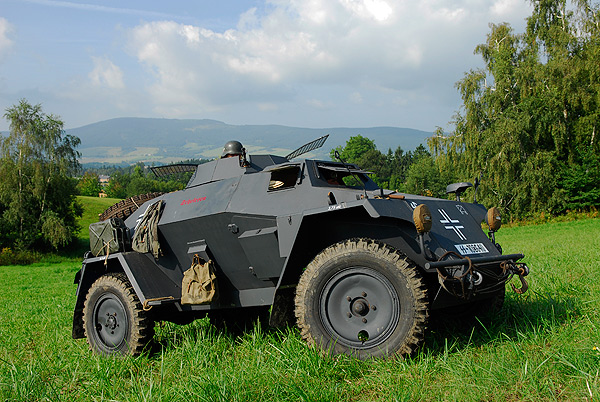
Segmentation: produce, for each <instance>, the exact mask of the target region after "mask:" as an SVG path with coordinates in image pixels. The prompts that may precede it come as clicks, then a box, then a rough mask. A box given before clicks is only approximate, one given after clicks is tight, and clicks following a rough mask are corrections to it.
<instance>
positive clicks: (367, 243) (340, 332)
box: [295, 239, 429, 359]
mask: <svg viewBox="0 0 600 402" xmlns="http://www.w3.org/2000/svg"><path fill="white" fill-rule="evenodd" d="M295 308H296V310H295V312H296V318H297V321H298V326H299V328H300V331H301V334H302V337H303V338H304V339H305V340H306V341H308V343H309V344H313V345H317V346H319V347H321V348H322V349H323V350H325V351H327V352H329V353H332V354H340V353H344V354H351V355H354V356H356V357H358V358H360V359H368V358H371V357H382V356H391V355H393V354H396V353H398V354H402V355H405V354H410V353H412V352H413V351H414V350H415V349H416V348H417V347H418V346H419V344H420V343H421V342H422V341H423V339H424V334H425V329H426V326H427V320H428V317H429V301H428V297H427V288H426V285H425V283H424V281H423V279H422V278H421V275H420V274H419V272H418V271H417V267H416V266H415V264H414V263H412V262H411V261H410V260H408V258H406V256H404V255H403V254H402V253H400V252H399V251H396V250H394V249H393V248H392V247H390V246H388V245H385V244H383V243H380V242H377V241H374V240H370V239H353V240H347V241H344V242H341V243H337V244H335V245H333V246H331V247H328V248H327V249H325V250H323V251H322V252H321V253H320V254H318V255H317V256H316V257H315V259H314V260H313V261H312V262H311V263H310V264H309V265H308V266H307V267H306V270H305V271H304V273H303V274H302V277H301V278H300V281H299V283H298V287H297V291H296V299H295Z"/></svg>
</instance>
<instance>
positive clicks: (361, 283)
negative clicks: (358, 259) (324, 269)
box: [319, 267, 401, 349]
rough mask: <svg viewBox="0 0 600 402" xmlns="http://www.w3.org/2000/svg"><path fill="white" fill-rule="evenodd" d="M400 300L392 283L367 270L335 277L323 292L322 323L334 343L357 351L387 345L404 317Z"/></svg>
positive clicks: (355, 269) (357, 270)
mask: <svg viewBox="0 0 600 402" xmlns="http://www.w3.org/2000/svg"><path fill="white" fill-rule="evenodd" d="M400 309H401V306H400V300H399V299H398V295H397V292H396V290H395V289H394V287H393V285H392V283H391V282H390V281H389V280H388V279H387V278H386V277H385V276H384V275H382V274H381V273H379V272H378V271H375V270H373V269H370V268H366V267H350V268H347V269H344V270H342V271H340V272H338V273H337V274H335V275H334V276H333V277H332V278H331V279H329V281H328V282H327V284H326V285H325V287H324V288H323V291H322V292H321V295H320V297H319V310H320V317H321V322H322V324H323V326H324V328H325V330H326V331H327V332H328V333H329V334H330V336H331V338H332V341H334V342H336V343H340V344H342V345H344V346H348V347H351V348H354V349H368V348H372V347H375V346H378V345H380V344H382V343H383V342H385V341H386V340H387V339H388V338H389V337H390V335H391V334H392V333H393V332H394V330H395V329H396V327H397V325H398V321H399V317H400Z"/></svg>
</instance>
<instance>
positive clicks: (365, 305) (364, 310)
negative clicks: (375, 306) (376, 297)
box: [350, 298, 370, 316]
mask: <svg viewBox="0 0 600 402" xmlns="http://www.w3.org/2000/svg"><path fill="white" fill-rule="evenodd" d="M350 306H351V307H350V310H351V311H352V312H353V313H355V314H356V315H360V316H365V315H367V314H369V311H370V309H369V302H368V301H367V300H365V299H363V298H360V299H356V300H354V301H353V302H352V303H351V305H350Z"/></svg>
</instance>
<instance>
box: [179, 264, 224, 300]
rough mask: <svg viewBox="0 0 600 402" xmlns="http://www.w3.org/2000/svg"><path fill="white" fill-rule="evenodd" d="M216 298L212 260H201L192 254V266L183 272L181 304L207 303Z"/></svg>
mask: <svg viewBox="0 0 600 402" xmlns="http://www.w3.org/2000/svg"><path fill="white" fill-rule="evenodd" d="M217 298H218V289H217V276H216V275H215V266H214V263H213V262H212V260H208V261H206V262H204V263H203V262H202V260H201V259H200V256H199V255H198V254H195V255H194V258H193V261H192V266H191V268H190V269H188V270H187V271H185V272H184V273H183V281H182V283H181V304H208V303H211V302H213V301H215V300H217Z"/></svg>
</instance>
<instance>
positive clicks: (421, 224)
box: [413, 204, 432, 233]
mask: <svg viewBox="0 0 600 402" xmlns="http://www.w3.org/2000/svg"><path fill="white" fill-rule="evenodd" d="M413 221H414V222H415V226H416V228H417V232H419V233H427V232H429V231H430V230H431V223H432V220H431V212H429V208H427V205H425V204H421V205H417V207H416V208H415V210H414V211H413Z"/></svg>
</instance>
